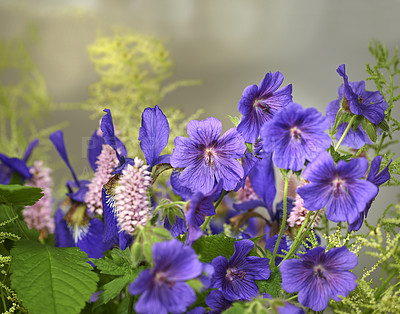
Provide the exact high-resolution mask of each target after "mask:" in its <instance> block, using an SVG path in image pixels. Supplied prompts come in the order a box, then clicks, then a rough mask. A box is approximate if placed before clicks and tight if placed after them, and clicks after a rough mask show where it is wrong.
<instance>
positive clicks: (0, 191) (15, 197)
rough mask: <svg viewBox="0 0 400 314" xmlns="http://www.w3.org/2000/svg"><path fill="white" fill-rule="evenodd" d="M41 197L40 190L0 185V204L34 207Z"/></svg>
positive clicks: (30, 187) (29, 187)
mask: <svg viewBox="0 0 400 314" xmlns="http://www.w3.org/2000/svg"><path fill="white" fill-rule="evenodd" d="M43 195H44V194H43V193H42V189H41V188H37V187H32V186H23V185H2V184H0V202H4V203H7V204H10V205H23V206H30V205H34V204H35V203H36V202H37V201H38V200H39V199H41V198H42V196H43Z"/></svg>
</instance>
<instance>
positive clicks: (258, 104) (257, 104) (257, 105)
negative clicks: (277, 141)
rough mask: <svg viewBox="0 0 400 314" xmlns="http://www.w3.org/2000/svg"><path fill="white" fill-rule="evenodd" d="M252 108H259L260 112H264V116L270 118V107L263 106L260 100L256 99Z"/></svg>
mask: <svg viewBox="0 0 400 314" xmlns="http://www.w3.org/2000/svg"><path fill="white" fill-rule="evenodd" d="M253 107H254V108H256V109H257V108H259V109H260V110H261V111H262V112H264V113H265V114H266V115H268V116H271V115H272V113H271V107H270V106H268V105H267V104H264V103H262V102H261V101H260V99H256V100H255V101H254V103H253Z"/></svg>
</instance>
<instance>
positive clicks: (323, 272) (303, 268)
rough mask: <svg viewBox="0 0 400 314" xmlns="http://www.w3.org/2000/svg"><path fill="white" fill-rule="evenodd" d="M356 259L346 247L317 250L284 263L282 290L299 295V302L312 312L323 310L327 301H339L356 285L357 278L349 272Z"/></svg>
mask: <svg viewBox="0 0 400 314" xmlns="http://www.w3.org/2000/svg"><path fill="white" fill-rule="evenodd" d="M357 263H358V259H357V256H356V255H355V254H354V253H352V252H350V251H349V250H348V249H347V248H346V247H345V246H343V247H340V248H333V249H331V250H329V251H328V252H327V253H325V249H324V248H322V247H317V248H315V249H312V250H310V251H308V252H307V253H306V254H305V255H303V256H302V257H301V258H300V259H290V260H286V261H283V262H282V264H281V266H280V271H281V274H282V288H283V289H285V291H286V292H288V293H294V292H299V295H298V300H299V302H300V303H301V304H302V305H304V306H306V307H308V308H310V309H312V310H314V311H323V310H324V309H326V307H327V306H328V302H329V298H332V299H333V300H335V301H340V300H341V298H340V297H339V296H344V297H346V296H348V295H349V293H350V291H352V290H354V289H355V288H356V286H357V283H356V279H357V277H356V275H354V274H353V273H351V272H350V271H349V269H352V268H354V267H356V266H357Z"/></svg>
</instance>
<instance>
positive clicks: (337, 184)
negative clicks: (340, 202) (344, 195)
mask: <svg viewBox="0 0 400 314" xmlns="http://www.w3.org/2000/svg"><path fill="white" fill-rule="evenodd" d="M344 183H345V181H344V180H342V179H341V178H339V177H336V179H335V180H333V181H332V185H333V192H334V193H335V194H337V193H339V192H340V190H341V189H342V188H343V186H344Z"/></svg>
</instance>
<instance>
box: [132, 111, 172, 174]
mask: <svg viewBox="0 0 400 314" xmlns="http://www.w3.org/2000/svg"><path fill="white" fill-rule="evenodd" d="M168 138H169V124H168V120H167V117H166V116H165V115H164V113H163V112H162V111H161V109H160V108H159V107H158V106H155V108H146V109H145V110H144V111H143V113H142V126H141V127H140V130H139V141H140V148H141V149H142V151H143V154H144V156H145V158H146V162H147V165H148V166H149V171H150V172H151V169H152V168H153V166H154V165H157V164H159V163H167V162H169V157H170V155H162V156H160V154H161V152H162V151H163V149H164V148H165V146H167V144H168Z"/></svg>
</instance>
